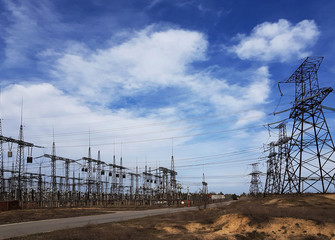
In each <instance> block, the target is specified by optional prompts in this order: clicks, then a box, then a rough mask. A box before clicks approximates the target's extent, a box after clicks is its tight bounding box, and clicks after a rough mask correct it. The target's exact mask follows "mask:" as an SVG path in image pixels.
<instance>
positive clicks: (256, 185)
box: [249, 163, 262, 196]
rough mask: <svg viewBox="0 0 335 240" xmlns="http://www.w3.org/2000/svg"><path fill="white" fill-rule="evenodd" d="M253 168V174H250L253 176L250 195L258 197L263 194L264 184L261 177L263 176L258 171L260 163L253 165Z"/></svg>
mask: <svg viewBox="0 0 335 240" xmlns="http://www.w3.org/2000/svg"><path fill="white" fill-rule="evenodd" d="M251 166H252V172H251V173H250V174H249V175H251V181H250V189H249V194H250V195H254V196H256V195H258V194H259V193H260V192H261V188H262V187H261V185H262V183H261V178H260V175H261V174H262V172H260V171H259V170H258V163H253V164H251Z"/></svg>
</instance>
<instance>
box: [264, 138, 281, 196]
mask: <svg viewBox="0 0 335 240" xmlns="http://www.w3.org/2000/svg"><path fill="white" fill-rule="evenodd" d="M276 156H277V153H276V149H275V142H271V143H270V144H269V155H268V160H267V171H266V179H265V186H264V195H265V194H273V193H275V189H276V183H277V175H276V172H275V170H276V168H277V167H276V166H277V160H278V159H277V158H276Z"/></svg>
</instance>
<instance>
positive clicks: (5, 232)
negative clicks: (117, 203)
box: [0, 202, 230, 239]
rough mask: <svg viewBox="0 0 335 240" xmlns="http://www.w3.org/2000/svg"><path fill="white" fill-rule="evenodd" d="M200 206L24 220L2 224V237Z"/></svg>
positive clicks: (212, 205) (124, 219)
mask: <svg viewBox="0 0 335 240" xmlns="http://www.w3.org/2000/svg"><path fill="white" fill-rule="evenodd" d="M228 204H230V202H223V203H220V206H224V205H228ZM215 206H218V204H211V205H209V207H215ZM197 209H198V207H188V208H187V207H185V208H160V209H151V210H142V211H118V212H113V213H110V214H103V215H90V216H81V217H71V218H60V219H49V220H41V221H32V222H22V223H13V224H5V225H0V239H6V238H11V237H18V236H26V235H30V234H35V233H41V232H51V231H56V230H61V229H67V228H76V227H84V226H86V225H96V224H102V223H109V222H120V221H126V220H129V219H135V218H143V217H148V216H155V215H160V214H166V213H176V212H182V211H191V210H197Z"/></svg>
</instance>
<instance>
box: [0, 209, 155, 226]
mask: <svg viewBox="0 0 335 240" xmlns="http://www.w3.org/2000/svg"><path fill="white" fill-rule="evenodd" d="M154 208H158V207H157V206H124V207H122V206H117V207H107V208H106V207H100V208H99V207H91V208H88V207H82V208H39V209H18V210H10V211H0V225H2V224H8V223H19V222H27V221H38V220H46V219H55V218H68V217H79V216H89V215H97V214H107V213H112V212H114V211H132V210H136V211H139V210H148V209H154Z"/></svg>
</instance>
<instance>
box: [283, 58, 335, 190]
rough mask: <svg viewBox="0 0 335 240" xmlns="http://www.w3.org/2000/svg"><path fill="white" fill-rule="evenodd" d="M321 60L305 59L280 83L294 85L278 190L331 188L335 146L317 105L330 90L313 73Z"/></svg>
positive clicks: (316, 70) (334, 167)
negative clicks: (280, 184) (280, 181)
mask: <svg viewBox="0 0 335 240" xmlns="http://www.w3.org/2000/svg"><path fill="white" fill-rule="evenodd" d="M322 60H323V57H308V58H306V59H305V61H304V62H303V63H302V64H301V65H300V66H299V67H298V69H297V70H296V71H295V72H294V73H293V74H292V75H291V77H290V78H289V79H288V80H286V81H285V82H280V83H294V84H295V100H294V103H293V107H292V109H291V113H290V118H291V119H293V120H294V123H293V127H292V135H291V137H292V138H291V140H290V142H289V148H288V156H287V163H286V164H287V165H286V167H285V173H284V179H283V188H282V193H288V192H296V193H304V192H307V191H312V192H317V193H327V192H329V191H330V188H331V187H332V188H333V189H334V177H335V161H334V157H333V154H334V151H335V148H334V143H333V140H332V137H331V135H330V131H329V129H328V125H327V122H326V119H325V116H324V113H323V111H322V105H321V103H322V101H323V100H324V99H325V98H326V97H327V96H328V94H329V93H331V92H332V91H333V89H332V88H330V87H324V88H320V87H319V81H318V76H317V72H318V70H319V67H320V64H321V63H322ZM278 86H280V85H279V84H278ZM279 90H280V89H279Z"/></svg>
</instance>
